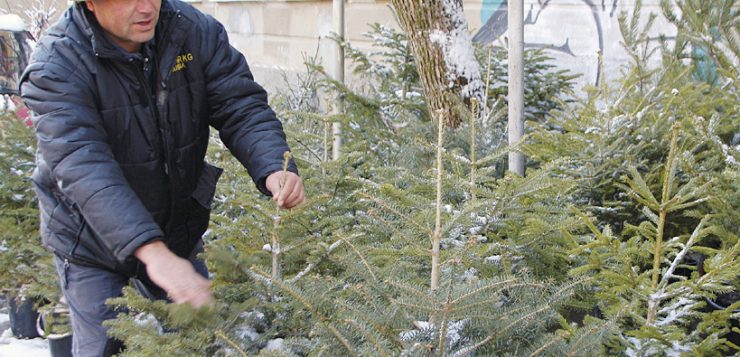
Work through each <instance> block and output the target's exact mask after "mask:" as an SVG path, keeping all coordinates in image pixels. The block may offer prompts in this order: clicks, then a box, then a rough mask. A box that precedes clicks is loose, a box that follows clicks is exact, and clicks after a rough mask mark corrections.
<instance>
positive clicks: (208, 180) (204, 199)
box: [192, 162, 224, 210]
mask: <svg viewBox="0 0 740 357" xmlns="http://www.w3.org/2000/svg"><path fill="white" fill-rule="evenodd" d="M223 171H224V170H223V169H222V168H220V167H216V166H213V165H211V164H209V163H207V162H206V163H204V165H203V171H202V172H201V174H200V178H199V179H198V185H197V186H196V187H195V191H193V194H192V197H193V199H194V200H195V201H197V202H198V204H200V205H201V206H203V207H204V208H206V209H208V210H210V209H211V206H212V205H213V196H214V195H215V194H216V183H218V179H219V177H221V173H223Z"/></svg>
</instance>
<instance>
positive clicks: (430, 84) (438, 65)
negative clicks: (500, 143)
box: [391, 0, 485, 128]
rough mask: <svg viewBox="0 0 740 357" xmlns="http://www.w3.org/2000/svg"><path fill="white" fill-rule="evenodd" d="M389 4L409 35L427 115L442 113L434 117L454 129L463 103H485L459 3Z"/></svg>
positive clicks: (403, 0) (401, 0) (412, 0)
mask: <svg viewBox="0 0 740 357" xmlns="http://www.w3.org/2000/svg"><path fill="white" fill-rule="evenodd" d="M391 4H392V5H393V8H394V10H395V12H396V15H397V16H398V19H399V21H400V24H401V27H402V28H403V30H404V31H405V32H406V33H407V34H408V38H409V43H410V45H411V51H412V53H413V54H414V59H415V60H416V64H417V67H418V70H419V77H420V78H421V82H422V86H423V88H424V93H425V96H426V100H427V102H428V104H429V112H430V113H441V115H438V116H437V117H442V118H446V121H447V122H446V124H447V125H448V126H449V127H453V128H454V127H457V126H458V125H459V124H460V123H461V122H462V116H461V115H460V113H459V111H458V110H457V108H459V107H460V106H461V104H462V103H465V105H468V104H469V103H470V99H471V98H473V97H476V98H477V99H479V101H478V102H479V103H485V102H483V101H482V87H483V86H482V83H481V80H480V78H481V77H480V69H479V66H478V63H477V62H476V61H475V58H474V54H473V46H472V39H471V37H470V36H469V33H468V26H467V21H466V20H465V17H464V16H463V15H462V0H391ZM461 99H462V101H461Z"/></svg>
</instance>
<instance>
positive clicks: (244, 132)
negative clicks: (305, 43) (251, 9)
mask: <svg viewBox="0 0 740 357" xmlns="http://www.w3.org/2000/svg"><path fill="white" fill-rule="evenodd" d="M207 21H208V24H207V28H206V30H205V31H204V32H205V34H206V36H205V37H206V38H204V41H205V42H204V44H205V46H203V47H202V48H204V49H205V51H206V52H205V53H204V55H205V56H204V58H207V59H208V60H207V61H206V62H205V63H206V64H205V80H206V91H207V93H208V94H207V95H208V106H209V109H210V113H211V125H212V126H213V127H215V128H216V129H218V130H219V134H220V136H221V140H222V141H223V142H224V144H226V146H227V147H228V148H229V150H230V151H231V152H232V153H233V154H234V156H235V157H236V158H237V159H238V160H239V161H240V162H241V163H242V165H244V167H246V168H247V171H248V172H249V174H250V176H251V177H252V180H254V182H255V184H256V185H257V188H258V189H259V190H260V191H261V192H262V193H264V194H266V195H269V192H268V191H267V188H266V187H265V179H266V178H267V176H268V175H269V174H270V173H272V172H275V171H279V170H281V169H282V166H283V154H284V153H285V152H286V151H289V150H290V148H289V147H288V144H287V142H286V140H285V133H284V132H283V127H282V124H281V123H280V121H279V120H278V119H277V117H276V115H275V112H273V110H272V109H271V108H270V107H269V105H268V104H267V92H265V90H264V89H263V88H262V87H261V86H260V85H259V84H257V83H256V82H255V81H254V78H253V77H252V73H251V72H250V70H249V66H248V65H247V62H246V60H245V59H244V56H243V55H242V54H241V53H239V51H237V50H236V49H235V48H233V47H232V46H231V45H230V44H229V40H228V37H227V34H226V31H225V30H224V27H223V25H221V24H220V23H218V22H217V21H216V20H214V19H213V18H211V17H207ZM288 169H289V170H290V171H293V172H296V173H297V172H298V170H297V168H296V165H295V162H293V161H292V160H291V162H290V163H289V166H288Z"/></svg>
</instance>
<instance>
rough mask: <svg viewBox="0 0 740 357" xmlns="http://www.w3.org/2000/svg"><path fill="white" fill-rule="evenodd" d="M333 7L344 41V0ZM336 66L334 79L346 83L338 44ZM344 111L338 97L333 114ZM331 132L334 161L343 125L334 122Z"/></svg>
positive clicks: (337, 27) (341, 52) (335, 28)
mask: <svg viewBox="0 0 740 357" xmlns="http://www.w3.org/2000/svg"><path fill="white" fill-rule="evenodd" d="M333 1H334V2H333V6H332V19H333V23H334V32H335V33H336V34H337V36H339V39H340V40H342V41H344V0H333ZM334 55H335V58H334V66H333V73H332V77H333V78H334V80H336V81H337V82H339V83H344V48H343V47H342V46H341V44H339V43H337V44H336V50H335V52H334ZM342 111H343V105H342V99H341V98H339V97H337V98H336V99H335V103H334V110H333V111H332V114H335V115H337V114H341V113H342ZM331 132H332V136H333V138H334V143H333V145H332V151H331V158H332V160H337V159H339V153H340V149H341V146H342V124H341V123H339V122H334V123H332V124H331Z"/></svg>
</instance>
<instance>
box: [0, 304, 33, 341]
mask: <svg viewBox="0 0 740 357" xmlns="http://www.w3.org/2000/svg"><path fill="white" fill-rule="evenodd" d="M34 304H35V301H34V300H33V299H23V298H8V315H9V317H10V330H11V331H12V332H13V336H15V337H16V338H36V337H39V333H38V331H36V319H37V318H38V317H39V313H38V312H37V311H36V309H35V308H34Z"/></svg>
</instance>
